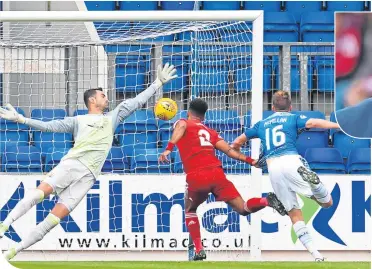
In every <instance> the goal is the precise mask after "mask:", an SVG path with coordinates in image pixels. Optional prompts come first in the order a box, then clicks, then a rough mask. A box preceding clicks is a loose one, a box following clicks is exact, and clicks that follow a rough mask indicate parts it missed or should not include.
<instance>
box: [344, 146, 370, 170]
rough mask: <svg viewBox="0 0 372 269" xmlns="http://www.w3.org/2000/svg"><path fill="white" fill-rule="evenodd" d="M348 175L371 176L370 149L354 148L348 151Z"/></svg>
mask: <svg viewBox="0 0 372 269" xmlns="http://www.w3.org/2000/svg"><path fill="white" fill-rule="evenodd" d="M347 171H348V173H349V174H365V175H370V174H371V149H370V148H356V149H352V150H351V151H350V154H349V156H348V161H347Z"/></svg>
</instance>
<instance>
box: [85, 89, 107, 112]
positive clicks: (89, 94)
mask: <svg viewBox="0 0 372 269" xmlns="http://www.w3.org/2000/svg"><path fill="white" fill-rule="evenodd" d="M97 91H101V92H102V91H103V90H102V88H101V87H99V88H93V89H89V90H86V91H85V92H84V103H85V106H86V107H87V108H89V107H88V104H89V98H90V97H94V96H96V93H97Z"/></svg>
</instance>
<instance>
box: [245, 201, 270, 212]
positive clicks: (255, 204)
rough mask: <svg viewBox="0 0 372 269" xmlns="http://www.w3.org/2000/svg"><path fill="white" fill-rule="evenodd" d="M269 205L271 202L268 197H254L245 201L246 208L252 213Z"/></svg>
mask: <svg viewBox="0 0 372 269" xmlns="http://www.w3.org/2000/svg"><path fill="white" fill-rule="evenodd" d="M268 205H269V203H268V202H267V199H266V198H252V199H249V200H248V201H247V202H246V203H245V206H246V210H247V211H249V212H251V213H254V212H257V211H259V210H261V209H263V208H265V207H267V206H268Z"/></svg>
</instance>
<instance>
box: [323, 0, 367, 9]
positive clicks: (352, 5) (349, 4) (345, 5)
mask: <svg viewBox="0 0 372 269" xmlns="http://www.w3.org/2000/svg"><path fill="white" fill-rule="evenodd" d="M326 7H327V10H328V11H364V10H365V1H326Z"/></svg>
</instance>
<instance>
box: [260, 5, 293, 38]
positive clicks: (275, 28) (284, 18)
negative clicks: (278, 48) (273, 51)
mask: <svg viewBox="0 0 372 269" xmlns="http://www.w3.org/2000/svg"><path fill="white" fill-rule="evenodd" d="M264 31H265V32H264V41H265V42H298V41H299V31H298V26H297V24H296V20H295V18H294V16H293V15H292V14H291V13H289V12H265V16H264Z"/></svg>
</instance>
